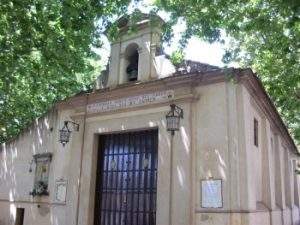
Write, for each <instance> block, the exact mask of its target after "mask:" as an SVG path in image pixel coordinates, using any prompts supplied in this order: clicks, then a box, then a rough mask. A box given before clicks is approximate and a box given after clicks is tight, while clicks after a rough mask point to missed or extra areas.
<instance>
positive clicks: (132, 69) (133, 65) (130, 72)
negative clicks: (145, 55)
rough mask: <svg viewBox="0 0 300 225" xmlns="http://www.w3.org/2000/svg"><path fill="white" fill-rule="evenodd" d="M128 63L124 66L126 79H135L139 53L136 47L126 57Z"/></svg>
mask: <svg viewBox="0 0 300 225" xmlns="http://www.w3.org/2000/svg"><path fill="white" fill-rule="evenodd" d="M128 61H129V64H128V66H127V68H126V72H127V76H128V81H136V80H137V79H138V65H139V53H138V51H137V49H135V50H134V52H133V53H132V54H131V55H130V56H129V57H128Z"/></svg>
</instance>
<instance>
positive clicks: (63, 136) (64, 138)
mask: <svg viewBox="0 0 300 225" xmlns="http://www.w3.org/2000/svg"><path fill="white" fill-rule="evenodd" d="M69 124H71V125H72V129H70V128H69ZM72 131H79V124H78V123H75V122H73V121H69V120H65V121H64V126H63V127H62V128H61V129H60V130H59V133H60V138H59V142H60V143H61V144H62V145H63V146H65V145H66V144H67V143H68V142H69V139H70V135H71V132H72Z"/></svg>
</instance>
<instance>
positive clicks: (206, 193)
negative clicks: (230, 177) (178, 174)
mask: <svg viewBox="0 0 300 225" xmlns="http://www.w3.org/2000/svg"><path fill="white" fill-rule="evenodd" d="M201 207H202V208H222V207H223V196H222V179H208V180H201Z"/></svg>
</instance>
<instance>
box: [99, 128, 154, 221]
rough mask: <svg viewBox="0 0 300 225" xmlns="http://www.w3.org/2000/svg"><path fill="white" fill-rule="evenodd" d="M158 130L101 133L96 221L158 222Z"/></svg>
mask: <svg viewBox="0 0 300 225" xmlns="http://www.w3.org/2000/svg"><path fill="white" fill-rule="evenodd" d="M157 149H158V131H157V130H143V131H138V132H126V133H117V134H107V135H101V136H100V140H99V152H98V165H97V181H96V195H95V213H94V215H95V218H94V221H95V222H94V224H95V225H155V223H156V193H157V192H156V189H157Z"/></svg>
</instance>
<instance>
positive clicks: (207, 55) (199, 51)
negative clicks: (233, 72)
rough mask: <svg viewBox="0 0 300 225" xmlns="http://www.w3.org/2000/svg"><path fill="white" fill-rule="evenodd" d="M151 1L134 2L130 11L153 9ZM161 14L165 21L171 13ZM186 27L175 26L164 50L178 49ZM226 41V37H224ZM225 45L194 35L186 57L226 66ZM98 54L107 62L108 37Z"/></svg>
mask: <svg viewBox="0 0 300 225" xmlns="http://www.w3.org/2000/svg"><path fill="white" fill-rule="evenodd" d="M151 1H152V0H144V1H143V2H141V3H139V4H138V5H136V4H132V5H131V6H130V7H129V12H131V11H133V10H134V9H136V8H138V9H139V10H141V11H142V12H144V13H147V12H149V11H150V9H151V6H150V5H151ZM159 16H160V17H161V18H162V19H164V20H165V21H167V20H168V17H169V15H168V14H167V13H165V12H159ZM184 29H185V24H184V23H178V24H177V25H175V26H174V27H173V30H174V34H175V36H174V38H173V39H172V41H171V45H170V46H167V45H164V50H165V52H166V53H167V54H169V55H170V54H172V52H173V51H175V50H176V49H178V46H179V45H178V41H179V39H180V33H181V32H183V31H184ZM224 39H225V41H226V38H224ZM225 47H226V46H225V45H224V44H221V43H213V44H210V43H208V42H204V41H202V40H200V39H199V38H197V37H192V38H191V39H190V40H189V42H188V45H187V46H186V48H185V49H184V52H185V58H186V59H190V60H194V61H199V62H202V63H207V64H211V65H215V66H221V67H222V66H225V64H224V63H223V62H222V56H223V54H224V52H225V50H224V49H225ZM96 52H97V53H98V54H100V55H101V58H102V59H103V63H104V64H105V63H106V61H107V58H108V56H109V54H110V45H109V42H108V40H107V39H106V38H104V46H103V48H102V49H100V50H97V51H96ZM227 66H235V67H237V65H236V64H234V63H232V64H229V65H227Z"/></svg>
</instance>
